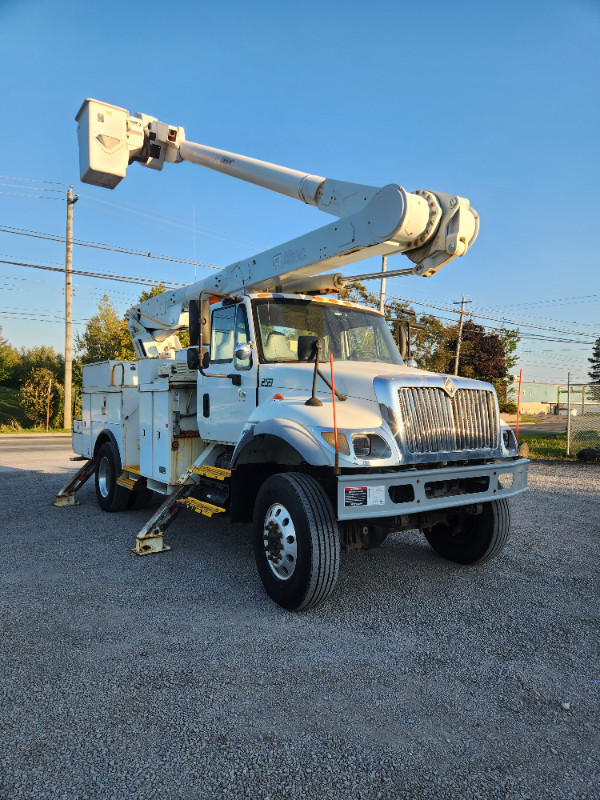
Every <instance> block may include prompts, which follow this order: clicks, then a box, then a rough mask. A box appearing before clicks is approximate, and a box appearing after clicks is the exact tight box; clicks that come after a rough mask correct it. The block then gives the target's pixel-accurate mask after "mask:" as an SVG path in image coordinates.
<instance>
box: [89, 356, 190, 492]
mask: <svg viewBox="0 0 600 800" xmlns="http://www.w3.org/2000/svg"><path fill="white" fill-rule="evenodd" d="M193 378H194V375H193V374H192V373H190V371H189V370H188V369H187V366H186V365H184V364H182V363H180V362H178V361H174V360H173V359H156V358H153V359H144V360H141V361H103V362H98V363H95V364H85V365H84V367H83V391H82V413H81V419H77V420H74V426H73V450H74V451H75V452H76V453H78V454H80V455H83V456H86V457H88V458H93V456H94V450H95V445H96V442H97V440H98V437H99V436H100V435H101V434H102V433H103V432H104V431H108V432H110V433H111V434H112V436H113V437H114V439H115V441H116V443H117V446H118V448H119V455H120V457H121V464H122V466H123V467H126V466H138V465H139V470H140V475H142V476H143V477H145V478H147V479H148V485H149V486H150V488H152V489H155V490H157V491H162V492H165V491H168V487H169V486H172V485H174V484H175V483H176V482H177V479H178V478H179V477H180V476H181V475H182V474H183V473H184V472H185V471H186V469H187V468H188V467H189V466H190V465H191V464H192V463H193V462H194V461H195V459H196V458H197V457H198V455H199V454H200V452H201V450H202V449H203V447H204V446H205V443H204V442H202V441H201V439H200V436H199V434H198V425H197V416H196V382H195V380H193Z"/></svg>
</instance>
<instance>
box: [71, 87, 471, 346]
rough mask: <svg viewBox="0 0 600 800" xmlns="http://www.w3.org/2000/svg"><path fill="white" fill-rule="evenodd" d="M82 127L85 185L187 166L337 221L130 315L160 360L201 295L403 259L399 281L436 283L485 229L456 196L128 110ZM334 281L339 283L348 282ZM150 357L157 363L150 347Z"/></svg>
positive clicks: (279, 285)
mask: <svg viewBox="0 0 600 800" xmlns="http://www.w3.org/2000/svg"><path fill="white" fill-rule="evenodd" d="M76 119H77V121H78V123H79V126H78V132H79V153H80V168H81V179H82V180H83V181H84V182H86V183H92V184H94V185H97V186H105V187H107V188H111V189H114V188H115V187H116V186H117V185H118V183H119V182H120V181H121V179H122V178H123V177H125V174H126V171H127V166H128V165H129V164H131V163H132V162H133V161H139V162H140V163H142V165H143V166H146V167H149V168H151V169H158V170H160V169H162V166H163V164H164V162H165V161H167V162H171V163H177V162H181V161H190V162H192V163H195V164H199V165H201V166H204V167H208V168H210V169H214V170H217V171H218V172H223V173H225V174H228V175H231V176H232V177H235V178H238V179H241V180H245V181H248V182H250V183H254V184H257V185H259V186H263V187H265V188H267V189H270V190H272V191H276V192H279V193H281V194H285V195H287V196H288V197H293V198H295V199H298V200H301V201H302V202H304V203H308V204H310V205H314V206H316V207H317V208H319V209H320V210H321V211H324V212H326V213H328V214H331V215H333V216H335V217H337V218H338V219H337V220H336V221H335V222H332V223H330V224H329V225H325V226H324V227H322V228H319V229H318V230H316V231H312V232H311V233H307V234H305V235H303V236H299V237H297V238H296V239H293V240H291V241H289V242H285V243H284V244H281V245H278V246H277V247H273V248H271V249H270V250H266V251H265V252H263V253H259V254H258V255H255V256H252V257H251V258H248V259H245V260H244V261H239V262H236V263H235V264H231V265H229V266H228V267H225V269H223V270H222V271H220V272H219V273H218V274H216V275H213V276H210V277H208V278H205V279H203V280H201V281H199V282H197V283H195V284H192V285H190V286H187V287H184V288H183V289H178V290H176V291H173V292H165V293H164V294H163V295H161V296H160V297H156V298H153V299H151V300H148V301H146V303H144V304H141V305H140V306H138V307H137V308H135V309H131V310H130V312H128V325H129V329H130V332H131V334H132V338H133V339H134V343H136V347H137V342H144V343H154V344H156V345H157V350H156V353H155V354H156V355H158V354H160V352H161V351H162V350H163V349H164V348H165V347H167V346H170V345H172V344H173V342H172V341H171V340H170V338H169V334H170V333H171V332H172V331H175V330H177V329H179V328H181V327H183V326H184V324H185V320H184V317H183V316H182V313H183V312H185V311H186V310H187V308H188V305H189V301H190V300H191V299H196V298H197V297H198V295H199V294H200V291H203V290H208V291H214V292H219V293H223V294H226V293H234V292H239V291H241V290H246V291H250V290H252V291H259V290H267V289H277V290H279V291H281V290H283V289H285V288H288V289H291V288H292V285H293V290H294V291H302V289H303V287H307V286H309V283H307V281H308V280H309V279H311V280H310V284H312V285H314V282H315V281H314V278H313V276H316V275H318V274H319V273H322V272H325V271H328V270H331V269H334V268H339V267H341V266H344V265H346V264H350V263H353V262H355V261H359V260H362V259H364V258H368V257H370V256H376V255H392V254H394V253H404V254H405V255H406V256H408V258H409V259H410V260H411V261H413V262H414V264H415V266H414V267H410V268H407V269H405V270H400V271H396V272H395V274H407V275H408V274H410V275H422V276H424V277H430V276H431V275H434V274H435V273H436V272H437V271H438V270H439V269H441V268H442V267H443V266H445V264H447V263H449V262H450V261H452V260H453V259H454V258H457V257H458V256H461V255H464V254H465V253H466V251H467V250H468V249H469V247H470V246H471V245H472V244H473V242H474V241H475V238H476V237H477V233H478V230H479V218H478V215H477V213H476V212H475V211H474V209H472V208H470V206H469V201H468V200H466V199H464V198H461V197H457V196H455V195H448V194H444V193H442V192H431V191H427V190H420V191H417V192H414V193H410V192H407V191H405V189H403V188H402V187H401V186H398V185H396V184H390V185H388V186H384V187H382V188H377V187H374V186H365V185H362V184H356V183H347V182H344V181H336V180H332V179H330V178H323V177H321V176H319V175H310V174H307V173H304V172H298V171H297V170H292V169H287V168H285V167H280V166H277V165H275V164H269V163H268V162H265V161H257V160H256V159H252V158H248V157H247V156H240V155H237V154H236V153H229V152H227V151H225V150H217V149H215V148H212V147H206V146H205V145H200V144H195V143H193V142H188V141H187V140H186V139H185V132H184V130H183V128H181V127H174V126H170V125H167V124H165V123H162V122H159V121H158V120H157V119H155V118H154V117H148V116H146V115H144V114H136V116H135V117H132V116H130V115H129V112H128V111H126V110H125V109H123V108H119V107H117V106H110V105H108V104H106V103H100V102H98V101H96V100H91V99H87V100H86V101H85V102H84V103H83V105H82V107H81V109H80V111H79V113H78V114H77V117H76ZM388 274H390V273H388ZM323 277H324V276H321V278H320V279H318V280H320V281H322V279H323ZM335 277H336V278H337V280H338V283H339V282H340V278H341V276H339V277H338V276H335ZM304 290H305V291H308V289H307V288H305V289H304ZM185 316H186V315H185ZM161 343H162V344H161ZM138 349H139V350H140V354H142V351H141V348H138ZM152 349H154V348H152ZM146 352H147V354H150V353H149V352H148V348H146ZM153 354H154V353H153Z"/></svg>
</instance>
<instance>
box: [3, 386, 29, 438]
mask: <svg viewBox="0 0 600 800" xmlns="http://www.w3.org/2000/svg"><path fill="white" fill-rule="evenodd" d="M13 422H15V423H17V425H14V427H13V430H12V432H13V433H14V432H15V429H17V430H18V427H17V426H20V427H21V428H24V427H27V428H28V427H30V426H31V425H33V423H32V422H31V420H30V419H27V417H26V416H25V413H24V411H23V409H22V408H21V406H20V405H19V392H18V391H17V390H16V389H7V388H6V387H5V386H3V387H0V427H6V426H9V427H10V426H11V425H12V424H13Z"/></svg>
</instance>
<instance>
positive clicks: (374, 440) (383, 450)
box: [352, 433, 392, 458]
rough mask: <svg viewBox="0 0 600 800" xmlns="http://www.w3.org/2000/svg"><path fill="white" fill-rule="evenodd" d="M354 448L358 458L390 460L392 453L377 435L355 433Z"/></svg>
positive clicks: (353, 435) (353, 437) (353, 438)
mask: <svg viewBox="0 0 600 800" xmlns="http://www.w3.org/2000/svg"><path fill="white" fill-rule="evenodd" d="M352 448H353V449H354V455H355V456H356V457H357V458H389V457H390V456H391V455H392V451H391V450H390V448H389V445H388V444H387V442H386V441H385V439H383V438H382V437H381V436H378V435H377V434H376V433H353V434H352Z"/></svg>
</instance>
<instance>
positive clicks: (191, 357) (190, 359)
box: [186, 347, 200, 369]
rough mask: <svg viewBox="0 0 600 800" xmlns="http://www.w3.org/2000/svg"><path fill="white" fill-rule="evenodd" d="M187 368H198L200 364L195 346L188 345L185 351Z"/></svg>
mask: <svg viewBox="0 0 600 800" xmlns="http://www.w3.org/2000/svg"><path fill="white" fill-rule="evenodd" d="M186 357H187V365H188V369H198V367H199V366H200V356H199V354H198V349H197V348H196V347H188V350H187V353H186Z"/></svg>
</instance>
